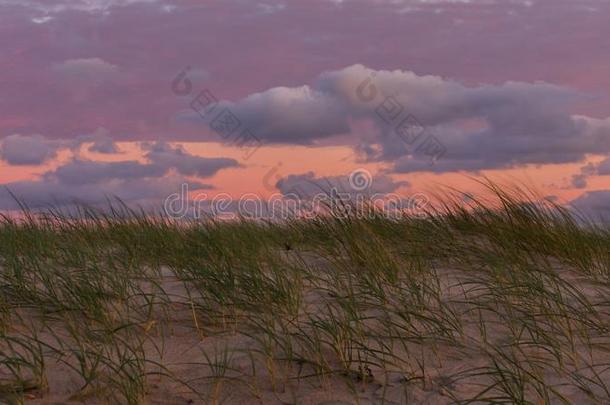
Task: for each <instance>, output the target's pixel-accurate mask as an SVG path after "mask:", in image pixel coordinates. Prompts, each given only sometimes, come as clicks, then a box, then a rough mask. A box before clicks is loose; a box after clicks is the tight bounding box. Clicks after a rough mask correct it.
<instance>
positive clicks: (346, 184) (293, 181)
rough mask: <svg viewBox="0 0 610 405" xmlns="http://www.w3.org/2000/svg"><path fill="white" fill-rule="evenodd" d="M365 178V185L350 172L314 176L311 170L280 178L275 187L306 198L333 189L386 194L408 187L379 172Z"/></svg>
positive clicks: (405, 182)
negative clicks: (358, 181)
mask: <svg viewBox="0 0 610 405" xmlns="http://www.w3.org/2000/svg"><path fill="white" fill-rule="evenodd" d="M365 173H366V174H365V176H366V177H367V178H366V179H364V180H365V182H366V186H361V185H360V184H359V183H355V184H356V187H354V180H353V178H352V179H350V177H351V174H346V175H342V176H328V177H316V176H315V174H314V173H313V172H307V173H303V174H293V175H289V176H286V177H283V178H281V179H280V180H278V182H277V183H276V188H277V189H278V190H279V191H280V192H281V193H282V194H283V195H284V196H290V195H296V196H298V197H299V198H303V199H308V198H313V197H314V196H316V195H323V194H327V193H329V192H331V191H332V190H333V189H334V190H335V191H336V192H339V193H345V194H350V195H368V196H371V195H373V194H387V193H392V192H394V191H396V190H397V189H398V188H399V187H408V186H409V185H410V184H409V182H407V181H394V180H393V179H392V178H391V177H389V176H387V175H384V174H379V175H377V176H375V177H372V176H369V174H368V172H365Z"/></svg>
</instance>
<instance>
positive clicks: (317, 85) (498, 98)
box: [187, 65, 610, 173]
mask: <svg viewBox="0 0 610 405" xmlns="http://www.w3.org/2000/svg"><path fill="white" fill-rule="evenodd" d="M588 99H589V98H588V96H586V95H584V94H582V93H580V92H578V91H575V90H573V89H570V88H566V87H561V86H556V85H552V84H547V83H540V82H538V83H523V82H506V83H504V84H499V85H475V86H467V85H464V84H461V83H459V82H457V81H453V80H448V79H444V78H442V77H439V76H430V75H428V76H422V75H418V74H415V73H414V72H411V71H404V70H393V71H388V70H373V69H370V68H367V67H365V66H363V65H353V66H350V67H347V68H344V69H341V70H336V71H329V72H325V73H322V74H321V75H320V76H319V77H318V78H317V79H316V80H315V81H314V83H313V84H312V85H305V86H300V87H293V88H286V87H281V88H272V89H270V90H267V91H264V92H261V93H256V94H253V95H250V96H248V97H245V98H243V99H242V100H240V101H237V102H235V103H228V102H223V103H220V104H219V105H217V106H216V108H215V110H213V111H214V113H213V114H211V116H213V115H216V114H217V113H218V112H220V111H225V109H228V111H231V113H232V114H233V116H234V117H236V118H237V119H238V120H239V123H240V124H241V125H242V127H247V128H249V129H251V130H253V132H254V133H255V134H256V135H257V136H258V137H259V138H260V139H261V140H262V141H264V142H266V143H292V144H315V143H319V142H320V141H323V140H325V141H326V140H327V139H328V138H331V137H332V136H335V135H342V134H345V133H348V132H351V133H350V135H349V136H342V137H339V138H335V139H336V140H335V142H337V143H341V144H347V145H352V146H354V147H355V148H356V149H357V151H358V152H360V153H361V155H362V156H363V157H364V158H365V159H366V160H368V161H379V162H388V163H391V164H393V165H394V168H393V170H394V171H395V172H401V173H406V172H420V171H430V172H436V173H442V172H452V171H461V170H464V171H478V170H483V169H502V168H510V167H515V166H520V165H526V164H550V163H555V164H558V163H573V162H578V161H581V160H583V159H584V158H585V156H586V155H587V154H607V153H609V152H610V119H605V120H604V119H595V118H590V117H586V116H582V115H575V114H573V113H572V112H571V109H572V108H573V107H574V106H575V105H576V104H577V103H581V102H584V101H586V100H588ZM187 116H189V114H187ZM190 119H191V120H195V119H199V120H200V117H199V116H198V114H197V113H195V112H191V113H190ZM211 119H213V118H211ZM359 120H366V121H369V122H371V121H372V122H373V123H374V128H375V129H374V130H373V131H371V130H359V129H358V128H357V127H354V126H353V125H352V124H353V123H354V122H358V121H359ZM200 121H201V120H200ZM208 124H209V122H208ZM431 144H434V145H436V146H437V147H441V148H442V149H443V150H444V151H445V155H444V156H443V158H442V159H436V161H435V163H436V164H434V165H431V164H430V163H431V159H430V153H428V152H427V150H428V149H429V146H431ZM434 145H432V146H434Z"/></svg>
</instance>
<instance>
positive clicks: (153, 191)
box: [0, 176, 211, 210]
mask: <svg viewBox="0 0 610 405" xmlns="http://www.w3.org/2000/svg"><path fill="white" fill-rule="evenodd" d="M182 184H188V185H189V188H190V189H191V190H199V189H204V188H210V187H211V186H209V185H207V184H204V183H201V182H196V181H189V180H187V179H185V178H184V177H181V176H169V177H164V178H144V179H142V178H140V179H128V180H118V179H117V180H115V181H107V182H104V183H97V184H94V183H80V184H68V183H62V182H60V181H57V180H50V179H48V178H47V179H45V180H38V181H18V182H12V183H8V184H5V185H4V187H3V188H2V189H0V210H16V209H19V204H18V203H17V202H16V201H15V199H14V198H13V195H14V196H15V197H16V198H18V199H19V200H20V201H21V202H24V203H26V205H27V206H28V207H29V208H31V209H46V208H50V207H62V206H71V205H72V204H74V203H81V204H82V203H84V204H90V205H102V206H103V205H104V204H105V203H106V201H107V199H108V198H111V199H112V198H113V197H117V198H120V199H121V200H122V201H124V202H126V203H129V204H130V205H132V206H133V205H134V204H146V205H150V206H151V207H153V208H155V209H158V208H159V207H161V206H162V205H161V204H162V203H163V200H164V199H165V198H166V197H167V196H168V195H170V194H171V193H174V192H175V191H176V190H179V189H180V187H181V185H182Z"/></svg>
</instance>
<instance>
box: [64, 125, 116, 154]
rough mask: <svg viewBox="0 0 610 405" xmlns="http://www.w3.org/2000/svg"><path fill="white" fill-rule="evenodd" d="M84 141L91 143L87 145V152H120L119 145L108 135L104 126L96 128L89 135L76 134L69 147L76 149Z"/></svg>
mask: <svg viewBox="0 0 610 405" xmlns="http://www.w3.org/2000/svg"><path fill="white" fill-rule="evenodd" d="M84 143H91V145H89V147H88V148H87V150H88V151H89V152H96V153H102V154H107V155H112V154H115V153H120V150H119V147H118V146H117V144H116V143H115V142H114V140H113V139H112V138H111V137H110V135H109V131H108V130H107V129H105V128H98V129H97V130H95V132H93V133H92V134H89V135H80V136H77V137H76V139H75V140H74V141H73V142H72V145H71V149H73V150H77V149H79V148H80V147H81V146H82V145H83V144H84Z"/></svg>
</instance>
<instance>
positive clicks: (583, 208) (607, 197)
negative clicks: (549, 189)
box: [570, 190, 610, 221]
mask: <svg viewBox="0 0 610 405" xmlns="http://www.w3.org/2000/svg"><path fill="white" fill-rule="evenodd" d="M570 205H571V206H572V207H573V208H575V209H577V210H578V211H579V212H580V213H583V214H585V215H587V216H588V217H590V218H591V219H594V220H603V221H608V220H610V190H596V191H588V192H586V193H584V194H583V195H581V196H580V197H578V198H576V199H575V200H573V201H572V202H571V203H570Z"/></svg>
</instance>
